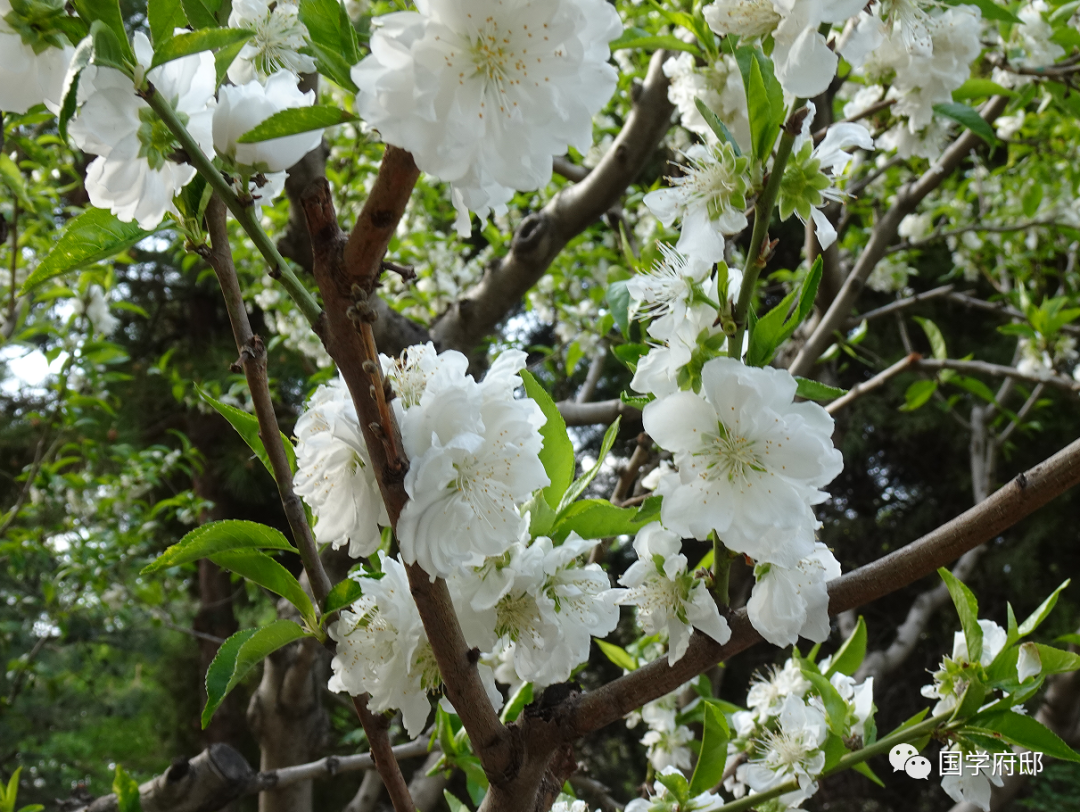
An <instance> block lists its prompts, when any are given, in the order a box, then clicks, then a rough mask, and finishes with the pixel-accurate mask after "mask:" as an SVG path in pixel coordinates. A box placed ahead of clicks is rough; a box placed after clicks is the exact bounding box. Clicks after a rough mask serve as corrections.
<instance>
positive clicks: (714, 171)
mask: <svg viewBox="0 0 1080 812" xmlns="http://www.w3.org/2000/svg"><path fill="white" fill-rule="evenodd" d="M684 157H685V158H686V161H687V166H686V167H684V172H683V173H682V174H680V175H678V176H675V177H672V178H669V180H670V181H671V183H672V185H671V186H670V187H668V188H665V189H657V190H656V191H654V192H649V193H648V194H647V195H645V198H644V203H645V205H646V206H648V207H649V211H651V212H652V213H653V214H654V215H655V216H656V219H658V220H659V221H660V222H661V223H663V224H664V225H665V226H669V227H670V226H671V225H673V224H674V222H675V221H676V220H680V221H681V225H680V234H679V242H678V243H677V244H676V246H675V248H676V250H677V251H679V253H681V254H685V255H686V256H691V257H694V258H696V259H698V260H701V261H702V262H705V263H709V264H711V263H714V262H719V261H720V260H722V259H723V258H724V235H725V234H738V233H739V232H741V231H742V230H743V229H744V228H746V225H747V220H746V214H745V213H744V209H745V208H746V195H747V192H748V190H749V182H750V178H749V175H748V166H749V159H747V158H745V157H741V156H740V157H736V155H735V150H734V148H733V147H732V146H731V144H728V143H726V142H725V143H723V144H720V143H716V144H713V145H711V146H704V145H702V144H694V145H693V146H692V147H690V148H689V149H688V150H686V152H685V153H684Z"/></svg>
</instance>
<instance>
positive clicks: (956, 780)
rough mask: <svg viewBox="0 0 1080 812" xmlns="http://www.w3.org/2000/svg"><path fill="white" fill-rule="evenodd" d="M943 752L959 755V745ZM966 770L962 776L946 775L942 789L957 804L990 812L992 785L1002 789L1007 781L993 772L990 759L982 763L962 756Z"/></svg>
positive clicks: (942, 781) (943, 778)
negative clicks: (966, 804)
mask: <svg viewBox="0 0 1080 812" xmlns="http://www.w3.org/2000/svg"><path fill="white" fill-rule="evenodd" d="M943 752H951V753H959V752H961V750H960V747H959V745H957V744H951V745H949V746H948V747H947V748H945V750H944V751H943ZM961 759H962V760H961V763H962V764H964V768H963V769H961V770H960V775H946V776H943V777H942V779H941V788H942V789H943V790H945V792H946V794H947V795H948V796H949V797H950V798H952V799H953V800H954V801H956V803H958V804H959V803H969V804H974V805H975V806H977V807H979V809H982V810H983V812H990V792H991V787H990V785H991V784H993V785H994V786H997V787H1000V786H1002V785H1003V784H1004V783H1005V781H1004V779H1003V778H1002V777H1001V776H1000V775H997V774H996V773H995V772H994V770H993V759H991V758H988V759H986V760H984V761H983V762H982V763H979V762H978V761H976V760H973V759H964V758H963V757H962V756H961Z"/></svg>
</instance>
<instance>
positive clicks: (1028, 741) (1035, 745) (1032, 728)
mask: <svg viewBox="0 0 1080 812" xmlns="http://www.w3.org/2000/svg"><path fill="white" fill-rule="evenodd" d="M972 722H973V723H977V724H978V726H979V727H982V728H986V729H987V730H993V731H995V732H996V733H1000V734H1001V737H1002V738H1003V739H1005V741H1007V742H1010V743H1011V744H1017V745H1020V746H1021V747H1023V748H1025V749H1027V750H1031V751H1032V752H1037V753H1044V754H1046V755H1048V756H1050V757H1051V758H1059V759H1061V760H1062V761H1080V754H1078V753H1077V752H1076V751H1075V750H1073V749H1072V748H1071V747H1069V745H1067V744H1065V742H1063V741H1062V740H1061V738H1060V737H1058V735H1057V734H1056V733H1054V732H1053V731H1052V730H1050V729H1049V728H1048V727H1046V726H1045V725H1044V724H1042V723H1041V722H1039V721H1038V720H1036V719H1035V718H1033V717H1031V716H1025V715H1024V714H1020V713H1015V712H1013V711H999V712H996V713H989V714H985V715H983V714H979V715H978V716H976V717H974V718H973V719H972Z"/></svg>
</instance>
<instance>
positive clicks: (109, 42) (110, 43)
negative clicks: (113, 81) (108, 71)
mask: <svg viewBox="0 0 1080 812" xmlns="http://www.w3.org/2000/svg"><path fill="white" fill-rule="evenodd" d="M90 41H91V42H92V43H93V51H92V52H91V54H90V64H91V65H100V66H102V67H107V68H116V69H117V70H118V71H121V72H123V73H125V74H128V75H129V76H130V73H131V72H130V68H128V66H127V64H126V62H127V61H132V62H133V61H134V57H131V56H130V55H129V54H128V53H125V51H124V47H125V46H126V45H127V40H126V39H123V40H121V39H117V37H116V34H115V32H113V30H112V29H111V28H110V27H109V26H108V25H107V24H106V23H103V22H102V21H101V20H94V22H92V23H90Z"/></svg>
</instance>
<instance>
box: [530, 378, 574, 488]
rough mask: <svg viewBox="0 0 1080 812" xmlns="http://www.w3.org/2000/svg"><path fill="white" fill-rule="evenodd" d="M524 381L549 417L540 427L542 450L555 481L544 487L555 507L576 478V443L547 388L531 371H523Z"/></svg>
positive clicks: (546, 469)
mask: <svg viewBox="0 0 1080 812" xmlns="http://www.w3.org/2000/svg"><path fill="white" fill-rule="evenodd" d="M521 380H522V381H523V382H524V384H525V394H526V395H528V396H529V397H530V398H532V399H533V400H534V401H536V404H537V405H538V406H539V407H540V411H542V412H543V413H544V417H546V418H547V421H546V422H545V423H544V425H543V426H541V427H540V436H541V437H543V438H544V446H543V448H541V449H540V462H542V463H543V465H544V471H545V472H546V473H547V475H548V479H550V480H551V484H550V485H548V486H547V487H546V488H544V490H543V494H544V499H545V500H546V501H547V503H548V506H549V507H551V506H554V505H557V504H559V500H560V499H562V497H563V494H564V493H566V489H567V488H569V487H570V483H571V482H573V481H574V466H575V462H574V444H573V443H572V442H570V435H569V434H568V433H567V431H566V421H565V420H563V417H562V415H561V414H559V407H558V406H556V405H555V401H553V400H552V399H551V395H549V394H548V393H547V390H545V389H544V387H543V386H541V385H540V382H539V381H537V380H536V378H534V377H533V375H532V373H530V372H529V371H528V370H522V371H521Z"/></svg>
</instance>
